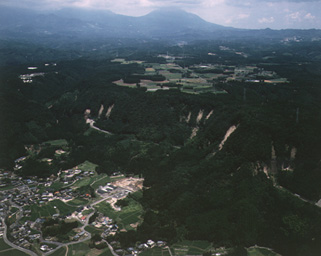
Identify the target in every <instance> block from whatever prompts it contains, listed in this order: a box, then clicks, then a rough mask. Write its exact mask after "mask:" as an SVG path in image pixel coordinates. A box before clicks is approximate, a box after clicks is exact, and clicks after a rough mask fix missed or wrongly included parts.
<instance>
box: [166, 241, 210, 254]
mask: <svg viewBox="0 0 321 256" xmlns="http://www.w3.org/2000/svg"><path fill="white" fill-rule="evenodd" d="M171 249H172V251H173V252H174V253H175V255H201V254H203V253H204V252H206V251H209V250H211V249H212V244H211V243H209V242H207V241H188V240H184V241H182V242H179V243H176V244H174V245H173V246H172V247H171Z"/></svg>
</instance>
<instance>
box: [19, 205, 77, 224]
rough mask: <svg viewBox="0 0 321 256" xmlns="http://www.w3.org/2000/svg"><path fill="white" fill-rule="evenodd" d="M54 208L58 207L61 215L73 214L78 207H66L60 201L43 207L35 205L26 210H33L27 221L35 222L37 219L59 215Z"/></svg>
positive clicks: (27, 207)
mask: <svg viewBox="0 0 321 256" xmlns="http://www.w3.org/2000/svg"><path fill="white" fill-rule="evenodd" d="M54 206H55V207H56V209H57V210H58V212H59V213H60V215H65V214H67V213H71V212H73V211H75V210H76V209H77V207H73V206H69V205H66V204H65V203H64V202H62V201H60V200H53V201H50V202H49V203H47V204H45V205H42V206H39V205H35V204H34V205H31V206H26V207H25V208H26V209H31V216H30V217H27V218H26V219H30V220H32V221H34V220H36V219H37V218H42V217H43V218H44V217H50V216H52V215H53V214H55V213H57V210H56V209H55V208H54Z"/></svg>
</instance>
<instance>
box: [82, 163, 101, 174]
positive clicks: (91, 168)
mask: <svg viewBox="0 0 321 256" xmlns="http://www.w3.org/2000/svg"><path fill="white" fill-rule="evenodd" d="M97 166H98V165H97V164H93V163H91V162H89V161H85V162H83V163H82V164H79V165H78V169H80V170H82V171H84V172H86V171H88V172H90V171H95V169H96V167H97Z"/></svg>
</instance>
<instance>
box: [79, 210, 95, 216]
mask: <svg viewBox="0 0 321 256" xmlns="http://www.w3.org/2000/svg"><path fill="white" fill-rule="evenodd" d="M93 211H94V210H93V209H89V210H85V211H83V212H82V215H88V214H91V213H92V212H93Z"/></svg>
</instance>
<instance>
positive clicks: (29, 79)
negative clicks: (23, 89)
mask: <svg viewBox="0 0 321 256" xmlns="http://www.w3.org/2000/svg"><path fill="white" fill-rule="evenodd" d="M44 75H45V73H43V72H38V73H32V74H24V75H20V76H19V78H20V79H21V80H22V82H24V83H29V84H30V83H32V79H33V78H34V77H37V76H44Z"/></svg>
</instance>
